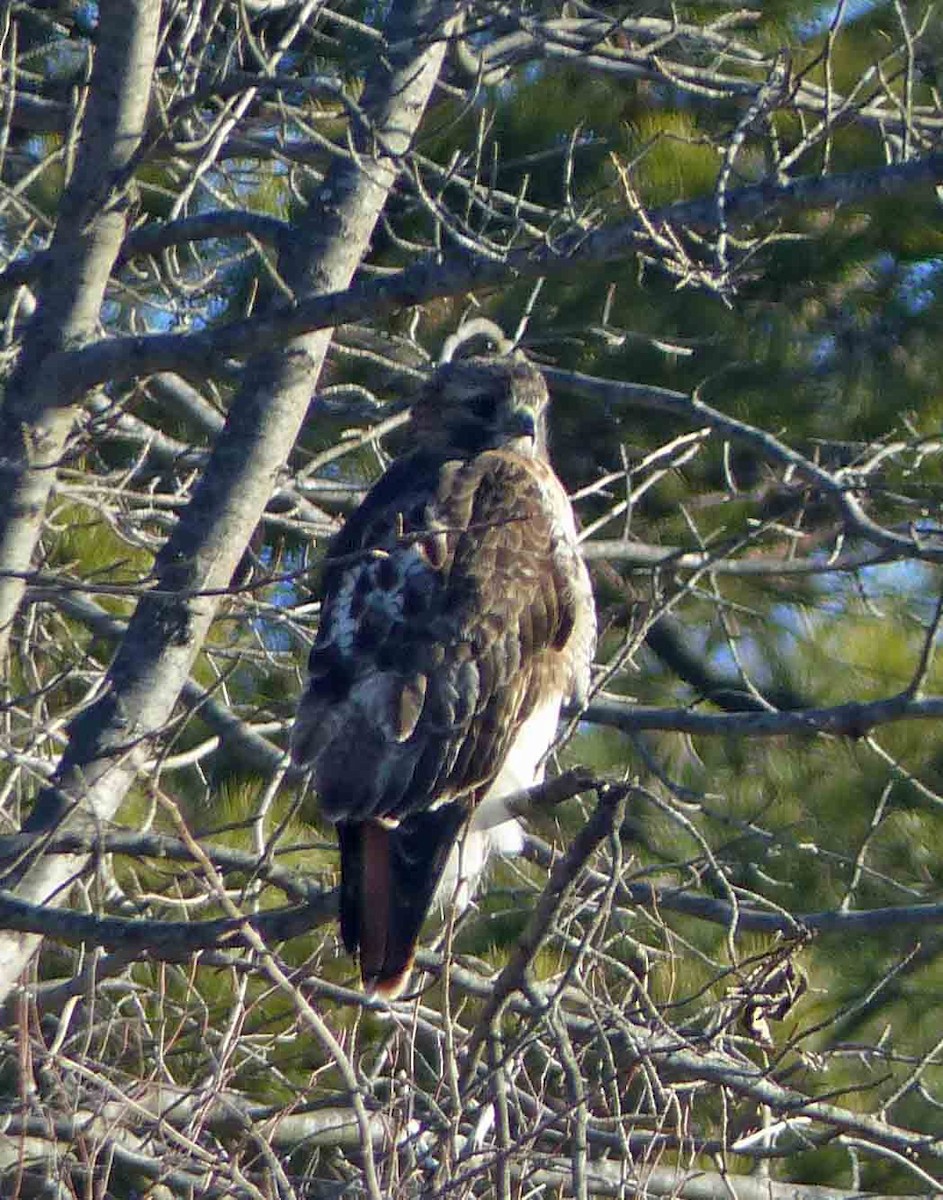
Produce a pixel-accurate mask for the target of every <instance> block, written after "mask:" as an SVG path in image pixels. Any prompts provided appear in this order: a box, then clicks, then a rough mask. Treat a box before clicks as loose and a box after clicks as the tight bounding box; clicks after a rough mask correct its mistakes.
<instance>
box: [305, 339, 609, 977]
mask: <svg viewBox="0 0 943 1200" xmlns="http://www.w3.org/2000/svg"><path fill="white" fill-rule="evenodd" d="M547 400H548V396H547V388H546V384H545V382H544V378H543V376H542V375H541V373H540V372H539V371H538V370H536V369H535V368H534V367H533V366H531V365H530V364H529V363H528V362H527V361H526V360H525V359H524V358H523V357H521V356H520V355H514V356H510V357H504V358H469V359H465V360H463V361H457V362H453V363H447V364H445V365H443V366H441V367H439V369H438V370H437V371H436V372H435V374H434V376H433V377H432V379H431V381H430V382H429V383H428V385H427V386H426V387H425V389H424V390H423V391H422V393H421V394H420V396H419V398H418V400H417V401H416V403H415V404H414V405H413V410H412V423H411V426H410V427H409V429H410V430H411V431H412V435H413V437H414V448H413V449H412V450H411V451H410V452H409V453H407V454H406V455H404V456H403V457H401V458H398V459H397V460H396V461H395V462H394V463H393V464H392V466H391V467H390V468H389V470H388V471H387V472H386V474H385V475H384V476H383V477H382V478H381V479H380V480H379V482H378V483H377V484H376V485H375V486H374V487H373V489H372V490H371V491H370V493H369V495H368V496H367V498H366V499H365V500H364V502H363V503H362V504H361V506H360V507H359V508H358V509H357V510H356V512H354V513H353V514H352V516H351V517H350V519H349V520H348V521H347V523H346V525H345V526H344V528H343V529H342V530H341V531H340V533H339V534H338V535H337V537H336V538H335V539H334V541H333V542H332V544H331V547H330V549H329V551H328V555H327V560H326V564H325V571H324V600H323V604H322V608H321V621H320V626H319V629H318V634H317V639H316V641H315V643H314V646H313V647H312V650H311V657H310V661H309V671H310V680H309V683H308V686H307V689H306V691H305V693H304V696H303V697H302V699H301V703H300V705H299V708H298V715H297V718H296V722H295V727H294V731H293V734H292V755H293V758H294V761H295V762H296V763H298V764H299V765H302V766H304V767H306V768H308V769H310V771H311V776H312V780H313V783H314V786H315V788H316V790H317V795H318V800H319V803H320V807H321V811H322V812H323V813H324V815H325V816H327V817H328V818H330V820H332V821H334V822H335V823H336V825H337V832H338V838H339V842H340V854H341V934H342V937H343V940H344V944H345V946H346V947H347V949H348V951H350V953H355V952H357V951H359V954H360V971H361V975H362V977H363V981H364V984H365V986H366V987H367V988H369V989H371V990H374V991H377V992H379V993H382V994H384V995H386V996H390V997H392V996H395V995H397V994H398V993H399V991H400V990H402V987H403V986H404V984H405V982H406V979H407V978H408V974H409V970H410V967H411V964H412V960H413V955H414V953H415V948H416V942H417V939H418V937H419V930H420V927H421V925H422V922H423V920H424V918H425V916H426V914H427V913H428V911H429V908H430V907H431V905H432V902H433V897H434V894H435V893H436V888H437V886H438V887H439V888H440V892H441V891H443V890H444V887H445V886H446V885H445V884H443V882H442V881H443V876H445V877H446V879H447V881H448V888H449V895H451V893H452V891H453V890H454V889H455V887H456V886H458V885H460V884H461V883H463V882H464V884H465V886H466V887H467V886H468V880H469V879H471V880H473V879H474V877H475V876H476V875H477V874H478V873H479V872H480V870H481V868H482V867H483V865H484V860H485V858H486V857H487V853H488V851H489V849H490V847H491V846H492V844H498V845H499V846H501V848H504V849H507V848H519V847H520V836H521V834H520V828H519V826H518V825H517V824H516V822H514V821H513V820H512V819H511V817H510V814H509V813H508V811H507V810H506V809H505V808H504V806H503V805H502V803H501V799H502V797H505V796H507V795H509V794H510V793H512V792H515V791H518V790H519V789H521V788H524V787H529V786H530V785H531V784H534V783H536V782H538V781H539V780H540V779H541V778H542V775H543V758H544V756H545V754H546V752H547V749H548V747H549V746H550V744H551V742H552V740H553V737H554V734H555V731H556V727H557V719H558V716H559V712H560V705H561V703H562V702H563V701H564V699H566V698H570V697H572V698H575V699H579V698H581V697H583V696H584V695H585V693H586V689H587V687H588V684H589V670H590V662H591V659H592V654H593V649H594V644H595V614H594V608H593V600H592V592H591V589H590V583H589V577H588V575H587V572H586V568H585V566H584V564H583V561H582V558H581V557H580V553H579V549H578V546H577V541H576V530H575V526H574V521H573V512H572V509H571V507H570V503H569V500H568V499H567V495H566V492H565V491H564V489H563V487H562V485H561V484H560V481H559V480H558V479H557V477H556V475H555V474H554V472H553V470H552V468H551V467H550V464H549V462H548V460H547V452H546V432H545V410H546V406H547ZM469 818H470V819H469ZM515 843H516V846H515ZM450 854H451V855H452V863H451V865H450V866H449V867H448V870H447V864H448V863H449V859H450ZM449 895H446V896H445V897H444V898H445V899H448V898H449Z"/></svg>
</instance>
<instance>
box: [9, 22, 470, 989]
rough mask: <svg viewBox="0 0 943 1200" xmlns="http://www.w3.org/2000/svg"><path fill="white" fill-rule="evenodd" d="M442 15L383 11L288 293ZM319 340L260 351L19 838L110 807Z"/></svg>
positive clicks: (398, 118)
mask: <svg viewBox="0 0 943 1200" xmlns="http://www.w3.org/2000/svg"><path fill="white" fill-rule="evenodd" d="M454 11H455V9H454V7H453V6H452V4H451V3H450V0H444V3H435V2H434V0H416V3H415V4H414V3H411V2H409V0H402V2H401V3H399V4H395V5H394V6H393V8H392V9H391V11H390V14H389V17H388V19H387V30H386V33H387V36H388V39H389V40H390V41H391V42H398V43H399V44H400V45H401V46H402V47H403V49H402V52H401V53H400V54H398V55H396V56H392V57H391V59H390V60H389V61H387V60H386V59H382V60H378V61H377V62H376V63H375V65H374V67H373V69H372V71H371V73H370V75H369V76H368V81H367V85H366V88H365V91H364V95H363V98H362V107H363V110H364V112H365V113H367V114H368V115H369V117H370V119H371V124H372V126H373V127H374V128H375V130H376V131H377V134H378V135H379V136H380V137H381V139H382V142H383V145H384V146H385V147H386V151H385V152H381V151H380V150H379V148H378V146H377V144H376V143H375V142H373V141H371V140H369V139H365V140H364V141H363V143H362V145H361V146H360V148H359V153H360V154H362V155H363V159H364V161H363V165H361V160H360V157H359V156H358V157H357V158H347V159H339V160H335V163H334V166H333V168H332V171H331V173H330V174H329V176H328V177H327V179H326V181H325V184H324V186H323V187H322V188H321V190H320V192H319V195H318V197H317V199H316V200H315V202H313V203H312V204H311V206H310V208H309V210H308V212H307V214H306V216H305V218H304V220H303V221H302V222H301V223H300V224H299V227H298V229H297V231H296V234H295V236H294V237H293V238H292V239H291V242H290V245H289V246H286V247H285V251H286V252H285V254H284V255H283V259H282V262H281V263H280V271H281V274H282V278H283V279H284V280H285V281H286V283H287V284H288V286H290V287H291V288H292V290H293V291H294V292H295V294H297V295H310V294H312V293H319V292H332V291H336V290H338V289H340V290H343V289H345V288H346V287H347V285H348V283H349V281H350V279H351V277H352V275H353V273H354V271H355V270H356V268H357V266H358V264H359V262H360V260H361V258H362V256H363V253H364V251H365V249H366V246H367V244H368V241H369V238H370V236H371V233H372V231H373V227H374V224H375V222H376V220H377V217H378V215H379V213H380V211H381V209H382V208H383V205H384V203H385V200H386V197H387V194H388V192H389V188H390V186H391V185H392V182H393V179H394V178H395V176H396V172H397V171H398V169H399V163H398V160H397V158H396V155H398V154H402V153H403V152H405V150H406V149H407V148H408V146H409V143H410V140H411V138H412V136H413V133H414V131H415V129H416V127H417V125H418V123H419V120H420V118H421V116H422V113H423V111H424V110H425V107H426V104H427V102H428V99H429V96H430V95H431V92H432V88H433V86H434V83H435V80H436V77H437V75H438V72H439V69H440V66H441V63H442V57H443V54H444V50H445V47H444V43H443V42H441V41H436V40H432V41H431V42H429V41H427V40H426V37H425V34H426V32H427V31H430V32H431V31H433V30H436V29H442V28H446V29H447V27H448V23H449V20H450V19H451V17H452V16H453V15H454ZM116 20H118V21H119V23H120V18H118V17H116ZM105 23H106V22H105V21H104V16H103V21H102V24H103V25H104V24H105ZM328 342H329V335H328V334H327V333H326V332H320V333H317V334H315V335H314V336H310V337H309V336H305V335H300V336H298V337H297V338H295V339H294V340H293V341H291V342H290V344H288V345H282V346H281V347H280V348H279V349H278V350H277V351H273V350H272V348H271V347H272V343H269V344H268V345H267V346H264V347H263V346H261V345H260V347H259V349H260V351H261V353H260V354H259V356H258V357H257V358H256V359H254V360H253V361H252V362H251V363H250V364H249V365H248V366H247V368H246V371H245V378H244V382H243V385H242V388H241V390H240V392H239V394H238V395H237V396H236V397H235V399H234V400H233V402H232V406H231V408H230V411H229V416H228V419H227V422H226V426H225V428H224V430H223V432H222V433H221V434H220V435H219V437H218V438H217V441H216V444H215V446H214V448H213V453H212V456H211V458H210V461H209V464H208V466H207V468H206V471H205V473H204V475H203V477H202V479H201V481H200V483H199V485H198V488H197V490H196V493H195V495H194V497H193V499H192V500H191V501H190V504H189V505H188V507H187V509H186V511H185V513H184V514H183V516H182V517H181V519H180V521H179V522H178V524H177V526H176V528H175V530H174V532H173V534H172V536H171V537H170V539H169V541H168V542H167V543H166V545H165V547H164V549H163V550H162V552H161V554H160V555H159V556H158V560H157V563H156V565H155V579H156V583H157V587H158V589H159V590H160V591H161V592H164V593H165V595H163V596H147V597H144V598H143V599H142V600H141V601H140V602H139V604H138V606H137V609H136V610H135V613H134V616H133V618H132V620H131V622H130V624H129V628H128V632H127V635H126V636H125V638H124V640H123V641H122V644H121V647H120V648H119V650H118V653H117V655H116V657H115V660H114V662H113V664H112V666H111V669H110V671H109V673H108V678H107V681H106V684H105V688H104V691H103V693H102V695H101V697H100V698H99V699H98V700H97V701H96V703H95V704H94V705H93V706H92V707H91V708H90V709H88V710H87V711H86V712H85V713H83V714H81V715H80V716H79V718H77V719H76V720H75V721H73V722H72V724H71V726H70V731H69V732H70V741H69V747H68V750H67V752H66V754H65V756H64V758H63V761H62V763H61V765H60V769H59V772H58V774H57V777H56V780H55V781H54V784H53V785H52V786H51V787H48V788H46V789H45V790H44V791H43V792H42V793H41V794H40V797H39V799H38V801H37V803H36V807H35V808H34V811H33V813H32V815H31V818H30V820H29V823H28V828H29V829H30V830H33V831H36V830H42V829H51V828H54V827H56V826H57V825H59V824H60V823H61V822H67V821H68V816H69V813H70V812H71V811H74V810H76V809H78V810H81V811H83V812H84V813H85V814H87V815H90V816H92V817H93V818H94V819H96V820H98V821H107V820H109V819H110V817H111V816H112V815H113V814H114V812H115V811H116V809H117V807H118V805H119V804H120V803H121V800H122V799H123V797H124V795H125V793H126V792H127V789H128V788H129V787H130V785H131V783H132V781H133V779H134V777H135V775H136V773H137V770H138V768H139V766H140V764H141V763H142V762H143V761H144V759H145V758H146V755H147V752H148V739H149V738H151V737H152V736H154V735H155V734H156V733H158V731H159V730H160V729H161V728H162V727H163V725H164V723H165V721H166V720H167V718H168V717H169V716H170V713H171V711H172V709H173V706H174V704H175V702H176V700H177V697H178V696H179V694H180V692H181V690H182V689H183V687H184V686H185V684H186V682H187V678H188V676H189V673H190V668H191V666H192V664H193V661H194V659H195V657H196V655H197V653H198V652H199V650H200V647H201V646H202V643H203V639H204V638H205V636H206V632H207V630H208V629H209V626H210V623H211V621H212V619H213V616H214V613H215V608H216V602H214V601H213V600H212V599H211V598H200V599H194V598H192V597H193V594H194V592H199V591H201V590H205V589H215V588H221V587H224V586H225V585H226V584H227V583H228V582H229V580H230V578H231V576H232V573H233V571H234V570H235V568H236V566H237V564H238V562H239V559H240V557H241V555H242V552H243V549H244V547H245V545H246V544H247V542H248V540H249V537H250V535H251V533H252V531H253V529H254V528H255V525H256V523H257V522H258V520H259V517H260V515H261V513H262V511H263V510H264V507H265V505H266V503H267V502H268V499H269V495H270V492H271V488H272V485H273V483H274V480H275V479H276V477H277V473H278V470H279V468H280V466H281V464H282V463H283V462H284V461H285V459H286V458H287V457H288V453H289V451H290V449H291V447H292V445H293V443H294V440H295V438H296V436H297V433H298V430H299V428H300V426H301V422H302V421H303V419H304V416H305V414H306V412H307V409H308V402H309V398H310V396H311V394H312V392H313V390H314V388H315V386H316V383H317V378H318V374H319V372H320V369H321V366H322V364H323V361H324V355H325V352H326V350H327V346H328ZM15 565H18V562H17V564H15ZM24 565H25V564H24ZM166 593H171V594H173V593H176V594H178V595H179V596H180V599H179V600H176V601H175V600H174V599H171V598H168V597H167V595H166ZM83 865H84V859H83V858H82V857H81V856H77V857H75V858H71V857H68V856H64V857H56V858H47V859H44V860H43V859H41V860H40V861H39V862H38V863H37V864H35V865H34V866H33V867H32V868H31V869H30V870H29V871H28V872H27V873H26V875H25V876H24V878H23V879H22V880H21V882H20V884H19V885H18V894H19V895H20V896H21V898H22V899H23V900H25V901H26V902H27V903H31V902H32V903H50V902H52V901H53V900H54V899H60V900H61V898H62V896H63V894H64V890H65V889H67V887H68V885H69V883H70V881H71V880H72V879H73V878H74V877H75V875H76V873H78V872H80V871H81V870H82V868H83ZM35 946H36V939H35V938H30V937H27V936H22V935H17V934H15V933H12V932H8V933H6V934H4V935H3V936H2V938H0V997H4V996H6V994H7V992H8V991H9V989H10V988H11V987H12V986H13V985H14V983H15V980H16V977H17V976H18V975H19V973H20V971H21V970H22V968H23V966H24V965H25V963H26V962H27V960H28V958H29V956H30V955H31V953H32V952H33V950H34V948H35Z"/></svg>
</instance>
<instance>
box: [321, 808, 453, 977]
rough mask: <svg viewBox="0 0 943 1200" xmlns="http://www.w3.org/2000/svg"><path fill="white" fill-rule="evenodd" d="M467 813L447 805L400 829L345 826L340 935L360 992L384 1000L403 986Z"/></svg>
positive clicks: (358, 824)
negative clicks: (356, 960) (355, 962)
mask: <svg viewBox="0 0 943 1200" xmlns="http://www.w3.org/2000/svg"><path fill="white" fill-rule="evenodd" d="M465 816H466V813H465V810H464V809H463V808H462V807H461V806H460V805H458V804H444V805H442V806H441V807H440V808H437V809H434V810H432V811H430V812H424V813H420V814H418V815H417V816H413V817H408V818H407V819H406V820H404V821H401V822H400V824H399V825H395V826H394V825H389V824H387V823H384V822H380V821H357V822H354V821H342V822H340V823H339V824H338V826H337V832H338V837H339V840H340V851H341V936H342V937H343V939H344V945H345V946H346V947H347V950H348V952H349V953H351V954H354V953H357V952H358V951H359V954H360V975H361V978H362V979H363V983H364V987H365V988H366V989H367V990H368V991H370V992H374V993H378V994H379V995H381V996H384V997H385V998H386V999H388V1000H393V999H395V998H396V997H397V996H398V995H399V994H400V992H402V991H403V989H404V988H405V986H406V983H407V981H408V979H409V972H410V969H411V967H412V964H413V958H414V956H415V953H416V943H417V941H418V939H419V931H420V929H421V928H422V923H423V921H424V920H425V918H426V914H427V913H428V911H429V908H430V907H431V905H432V898H433V896H434V894H435V890H436V886H437V884H438V882H439V880H440V879H441V878H442V872H443V870H444V869H445V864H446V862H447V860H448V857H449V851H450V850H451V848H452V845H453V844H454V842H455V840H456V838H457V837H458V835H459V831H460V830H461V828H462V825H463V823H464V821H465Z"/></svg>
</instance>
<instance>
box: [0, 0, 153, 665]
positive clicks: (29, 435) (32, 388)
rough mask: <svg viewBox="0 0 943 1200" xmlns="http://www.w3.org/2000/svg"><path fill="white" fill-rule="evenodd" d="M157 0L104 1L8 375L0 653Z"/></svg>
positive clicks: (106, 245) (107, 263)
mask: <svg viewBox="0 0 943 1200" xmlns="http://www.w3.org/2000/svg"><path fill="white" fill-rule="evenodd" d="M159 21H160V3H159V0H137V2H136V3H135V4H133V5H129V4H127V3H124V2H122V0H102V3H101V7H100V17H99V25H98V35H97V50H96V52H95V60H94V64H93V67H92V74H91V80H90V83H89V96H88V107H87V110H86V113H85V119H84V121H83V122H82V129H81V134H80V136H79V139H78V144H77V146H76V153H75V169H74V171H73V172H72V176H71V178H70V179H69V182H68V184H67V185H66V188H65V191H64V193H63V197H62V204H61V206H60V210H59V211H60V216H59V220H58V222H57V224H56V229H55V233H54V235H53V239H52V245H51V246H50V249H49V253H48V255H47V256H46V260H45V266H44V270H43V272H42V275H41V283H40V286H39V303H38V305H37V308H36V312H35V314H34V316H33V319H32V321H31V322H30V326H29V329H28V330H27V333H26V337H25V340H24V344H23V351H22V353H21V355H20V359H19V362H18V364H17V367H16V369H15V371H14V373H13V376H12V378H11V379H10V383H9V386H8V388H7V394H6V398H5V400H4V404H3V416H2V420H0V497H4V500H3V503H2V505H0V562H2V563H3V566H4V568H5V574H4V575H3V576H0V662H2V661H3V660H4V658H5V656H6V652H7V648H8V646H9V639H10V635H11V633H12V628H13V622H14V619H15V617H16V613H17V609H18V608H19V605H20V601H21V600H22V597H23V590H24V587H25V580H24V578H23V573H25V572H26V571H28V570H29V566H30V562H31V560H32V557H33V551H34V549H35V547H36V543H37V541H38V540H39V536H40V533H41V531H42V524H43V517H44V515H45V511H46V502H47V500H48V498H49V492H50V489H51V488H52V485H53V482H54V480H55V477H56V469H57V467H58V464H59V460H60V458H61V457H62V452H63V449H64V448H65V443H66V438H67V437H68V434H69V431H70V429H71V428H72V419H73V410H72V407H71V405H72V402H73V401H74V400H75V398H76V392H75V387H76V384H75V380H74V377H73V375H72V372H71V370H70V359H69V354H68V351H69V350H71V349H74V348H76V347H77V346H80V345H82V344H83V343H84V342H87V341H88V340H89V339H90V338H92V337H93V336H94V334H95V332H96V329H97V326H98V316H99V312H100V310H101V304H102V300H103V299H104V296H105V288H106V286H107V283H108V279H109V276H110V274H111V270H112V267H113V266H114V263H115V260H116V258H117V257H118V253H119V251H120V249H121V246H122V243H123V242H124V237H125V233H126V227H127V204H126V195H125V186H124V183H123V173H124V170H125V168H126V167H127V166H128V164H129V163H130V162H131V160H132V157H133V155H134V154H135V152H136V151H137V149H138V147H139V145H140V142H141V136H142V133H143V131H144V126H145V121H146V118H147V103H148V97H149V95H150V81H151V78H152V76H153V72H154V63H155V55H156V52H157V33H158V27H159Z"/></svg>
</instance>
